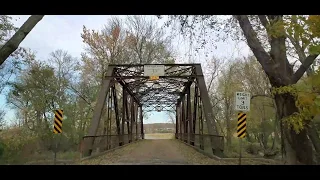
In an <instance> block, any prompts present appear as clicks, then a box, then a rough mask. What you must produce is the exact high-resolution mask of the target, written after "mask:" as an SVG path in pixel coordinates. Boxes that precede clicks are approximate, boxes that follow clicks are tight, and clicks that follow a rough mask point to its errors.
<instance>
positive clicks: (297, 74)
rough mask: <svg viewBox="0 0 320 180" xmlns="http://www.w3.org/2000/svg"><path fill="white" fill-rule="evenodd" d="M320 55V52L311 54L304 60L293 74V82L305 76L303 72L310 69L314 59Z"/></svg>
mask: <svg viewBox="0 0 320 180" xmlns="http://www.w3.org/2000/svg"><path fill="white" fill-rule="evenodd" d="M318 56H319V54H312V55H309V56H308V57H307V58H306V59H305V60H304V62H302V64H301V66H300V67H299V69H298V70H297V71H296V72H295V73H294V74H293V75H292V83H296V82H298V81H299V79H300V78H301V77H302V76H303V74H304V73H305V72H306V71H307V70H308V69H309V67H310V65H311V64H312V63H313V61H314V60H315V59H316V58H317V57H318Z"/></svg>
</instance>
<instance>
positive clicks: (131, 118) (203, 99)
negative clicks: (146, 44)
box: [83, 64, 223, 156]
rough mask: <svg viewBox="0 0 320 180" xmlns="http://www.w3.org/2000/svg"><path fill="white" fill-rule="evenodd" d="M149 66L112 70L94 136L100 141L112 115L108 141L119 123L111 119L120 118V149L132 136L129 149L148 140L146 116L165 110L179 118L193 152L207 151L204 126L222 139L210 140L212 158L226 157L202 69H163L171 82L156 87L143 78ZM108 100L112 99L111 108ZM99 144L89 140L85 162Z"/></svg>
mask: <svg viewBox="0 0 320 180" xmlns="http://www.w3.org/2000/svg"><path fill="white" fill-rule="evenodd" d="M144 65H145V64H135V65H109V66H108V71H107V73H106V77H105V79H104V80H103V81H102V85H101V89H100V92H99V95H98V98H97V104H96V107H95V109H94V114H93V118H92V121H91V124H90V129H89V133H88V136H90V137H95V136H96V135H97V131H98V128H99V124H100V119H101V115H102V113H103V111H106V112H107V120H105V123H104V124H105V125H104V126H105V128H104V129H103V135H105V134H111V131H112V129H111V121H112V119H113V118H112V115H109V114H110V113H111V112H114V114H115V116H114V120H115V124H116V133H117V135H118V137H119V140H118V142H119V146H122V145H123V144H124V142H125V141H126V140H125V138H126V136H125V135H128V137H127V138H128V142H129V143H130V142H132V141H134V140H137V139H138V136H139V135H141V138H143V137H144V129H143V113H142V112H143V111H144V112H149V111H154V110H159V108H160V109H161V110H162V111H169V112H175V113H176V138H177V139H180V140H183V141H185V142H186V143H189V144H191V145H193V146H197V145H199V148H201V149H203V148H204V140H203V136H201V135H203V134H204V132H203V127H204V126H203V122H206V123H207V129H208V133H209V134H210V135H213V136H215V137H220V138H210V142H211V148H212V152H213V153H214V154H216V155H218V156H222V152H223V145H222V146H221V136H219V133H218V131H217V127H216V122H215V121H214V118H213V112H212V106H211V103H210V100H209V95H208V91H207V89H206V85H205V81H204V77H203V73H202V69H201V65H200V64H162V65H164V66H165V76H160V77H159V80H156V81H151V80H149V79H148V77H145V76H143V66H144ZM157 65H159V64H157ZM160 65H161V64H160ZM117 83H118V84H120V85H121V87H122V93H121V97H119V95H120V94H118V93H117V92H116V91H117V88H116V86H115V85H116V84H117ZM192 85H194V89H192ZM108 94H109V98H108V101H107V103H106V97H107V95H108ZM192 96H193V97H192ZM119 99H122V103H119V102H118V101H119ZM192 101H193V102H192ZM105 104H107V108H106V110H104V106H105ZM119 104H120V105H121V107H120V106H119ZM110 106H113V107H110ZM138 111H139V112H138ZM202 113H204V118H205V119H206V121H204V120H203V116H202ZM138 123H140V124H138ZM125 124H126V128H125ZM139 129H140V131H139ZM196 132H198V135H200V136H201V137H200V138H196V135H197V134H196ZM134 134H135V138H134ZM217 139H219V140H217ZM222 141H223V138H222ZM107 142H111V140H108V139H107ZM93 144H94V138H89V139H87V140H85V142H84V151H83V155H84V156H89V155H91V152H92V147H93Z"/></svg>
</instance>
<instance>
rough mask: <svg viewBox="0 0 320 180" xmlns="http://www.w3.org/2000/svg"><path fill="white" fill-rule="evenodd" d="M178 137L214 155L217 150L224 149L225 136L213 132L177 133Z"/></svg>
mask: <svg viewBox="0 0 320 180" xmlns="http://www.w3.org/2000/svg"><path fill="white" fill-rule="evenodd" d="M175 137H176V139H179V140H180V141H183V142H185V143H187V144H189V145H191V146H194V147H196V148H199V149H201V150H203V151H204V152H206V153H209V154H212V155H214V152H215V150H218V149H219V150H221V151H222V152H223V150H224V136H218V135H211V134H189V133H176V134H175Z"/></svg>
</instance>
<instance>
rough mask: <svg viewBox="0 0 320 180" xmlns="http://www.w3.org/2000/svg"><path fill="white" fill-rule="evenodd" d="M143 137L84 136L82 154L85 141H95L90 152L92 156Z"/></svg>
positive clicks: (126, 135) (137, 135) (133, 135)
mask: <svg viewBox="0 0 320 180" xmlns="http://www.w3.org/2000/svg"><path fill="white" fill-rule="evenodd" d="M141 137H142V136H141V134H124V135H99V136H84V137H83V138H82V142H81V147H80V152H81V154H83V145H84V141H85V140H87V139H94V141H93V146H92V149H91V150H90V152H91V155H95V154H99V153H101V152H104V151H107V150H110V149H114V148H116V147H119V146H123V145H125V144H129V143H131V142H134V141H137V140H138V139H141Z"/></svg>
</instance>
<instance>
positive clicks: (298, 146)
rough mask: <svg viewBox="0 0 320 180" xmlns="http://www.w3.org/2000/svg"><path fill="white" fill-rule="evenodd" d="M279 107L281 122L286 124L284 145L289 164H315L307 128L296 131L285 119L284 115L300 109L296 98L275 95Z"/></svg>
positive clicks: (288, 95) (287, 95)
mask: <svg viewBox="0 0 320 180" xmlns="http://www.w3.org/2000/svg"><path fill="white" fill-rule="evenodd" d="M275 101H276V104H277V109H278V111H279V116H280V119H281V122H282V124H283V126H284V128H283V131H284V137H283V138H284V141H285V143H284V145H285V149H286V153H285V154H286V160H287V163H288V164H297V163H298V162H300V163H302V164H313V156H312V146H311V143H310V141H309V139H308V137H307V131H306V128H304V129H303V130H301V131H300V132H299V133H296V132H295V131H294V130H293V129H291V128H290V125H289V124H288V123H287V122H286V121H283V118H284V117H288V116H290V115H292V114H293V113H295V112H298V109H297V107H296V105H295V98H294V97H293V96H292V95H290V94H281V95H276V96H275Z"/></svg>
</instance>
